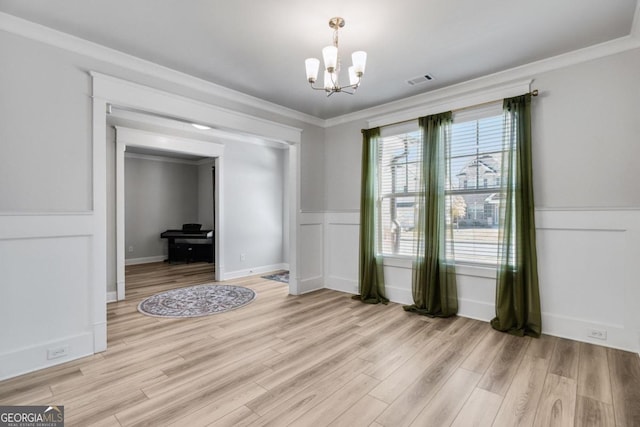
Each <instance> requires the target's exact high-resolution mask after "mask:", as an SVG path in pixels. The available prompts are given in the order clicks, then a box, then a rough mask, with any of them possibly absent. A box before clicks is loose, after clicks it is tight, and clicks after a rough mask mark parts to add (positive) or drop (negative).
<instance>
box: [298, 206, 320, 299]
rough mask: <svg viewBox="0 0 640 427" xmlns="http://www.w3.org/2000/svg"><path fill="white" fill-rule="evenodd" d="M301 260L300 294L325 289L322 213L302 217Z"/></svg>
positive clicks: (299, 262)
mask: <svg viewBox="0 0 640 427" xmlns="http://www.w3.org/2000/svg"><path fill="white" fill-rule="evenodd" d="M299 240H300V258H299V261H298V269H299V270H298V274H299V276H300V277H299V279H298V289H299V290H300V293H307V292H312V291H315V290H318V289H322V288H323V286H324V285H323V279H324V272H323V266H324V251H323V247H324V216H323V214H322V213H303V214H302V215H300V237H299Z"/></svg>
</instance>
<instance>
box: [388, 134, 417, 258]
mask: <svg viewBox="0 0 640 427" xmlns="http://www.w3.org/2000/svg"><path fill="white" fill-rule="evenodd" d="M417 128H418V126H417V124H415V125H414V126H413V129H414V130H409V131H406V132H402V133H397V134H394V135H389V136H384V135H385V133H382V137H381V138H380V141H379V143H378V172H379V173H378V179H379V185H378V194H379V197H378V203H379V215H378V230H379V232H378V236H379V244H378V252H381V253H382V254H384V255H413V254H415V248H414V247H413V245H414V240H415V237H414V228H415V224H416V218H417V217H416V215H417V203H416V202H417V196H418V195H419V193H418V192H417V187H418V168H419V166H420V161H421V152H422V151H421V144H420V143H421V138H420V132H419V131H418V130H417ZM386 133H389V132H386Z"/></svg>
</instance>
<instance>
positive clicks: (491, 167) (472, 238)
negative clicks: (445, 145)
mask: <svg viewBox="0 0 640 427" xmlns="http://www.w3.org/2000/svg"><path fill="white" fill-rule="evenodd" d="M403 130H404V131H403V132H397V133H396V132H393V129H388V130H387V131H386V132H382V137H381V138H380V140H379V145H378V176H379V187H378V188H379V198H378V203H379V204H378V206H379V214H378V229H379V233H378V234H379V247H378V251H379V252H380V253H382V254H383V255H392V256H413V255H415V250H416V249H415V235H414V229H415V225H416V218H417V216H416V215H417V206H418V202H419V196H420V193H419V191H418V190H419V188H418V183H419V170H420V169H419V168H420V167H421V166H420V162H421V159H422V155H421V149H422V147H421V135H420V131H419V130H418V127H417V124H415V125H414V129H413V130H406V129H403ZM502 136H503V116H502V114H501V112H497V113H496V112H494V113H493V115H490V116H488V117H486V116H485V117H481V118H473V119H470V120H469V119H467V120H465V119H460V120H456V119H455V118H454V123H453V126H452V128H451V132H450V135H449V138H448V140H449V144H450V148H449V150H447V151H448V153H449V157H448V158H447V161H448V163H449V167H448V168H446V169H447V171H448V176H447V177H446V189H445V195H446V200H445V205H446V207H445V209H446V210H447V212H446V215H445V217H446V225H447V227H450V228H451V229H452V230H451V231H452V233H451V234H452V235H453V242H450V243H452V245H451V246H452V247H453V250H454V256H455V260H456V262H457V263H475V264H495V263H496V262H497V247H498V245H497V244H498V220H499V202H500V193H499V188H500V186H501V183H502V182H503V181H502V179H503V177H502V164H501V163H502V147H503V141H502ZM451 234H450V233H447V236H449V235H451Z"/></svg>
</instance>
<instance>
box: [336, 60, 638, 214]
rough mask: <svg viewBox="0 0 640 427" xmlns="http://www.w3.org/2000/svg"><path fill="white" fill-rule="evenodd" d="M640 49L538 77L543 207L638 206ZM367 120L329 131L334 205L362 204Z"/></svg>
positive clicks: (536, 123) (538, 188)
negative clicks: (364, 130) (362, 175)
mask: <svg viewBox="0 0 640 427" xmlns="http://www.w3.org/2000/svg"><path fill="white" fill-rule="evenodd" d="M638 70H640V50H633V51H628V52H625V53H620V54H617V55H613V56H608V57H605V58H601V59H598V60H593V61H589V62H586V63H582V64H577V65H574V66H570V67H566V68H562V69H559V70H555V71H551V72H547V73H543V74H540V75H536V76H532V78H534V79H535V80H534V85H533V86H534V87H536V88H538V89H539V90H540V92H541V95H540V96H539V97H537V98H534V100H533V104H532V120H533V158H534V165H533V166H534V184H535V198H536V205H537V207H545V208H547V207H553V208H585V207H589V208H593V207H636V208H637V207H639V206H640V191H638V184H637V179H636V176H637V173H636V172H635V170H636V169H637V159H640V144H638V135H640V120H638V117H640V116H639V114H640V93H639V92H638ZM365 127H367V123H366V121H365V120H361V121H358V122H350V123H346V124H342V125H339V126H334V127H331V128H328V129H326V143H325V144H326V152H325V168H326V169H325V177H326V183H327V186H326V189H325V192H326V196H327V205H326V206H327V209H328V210H354V209H356V210H357V209H359V197H360V196H359V195H360V171H361V168H360V162H361V160H360V156H361V147H362V141H361V139H362V136H361V133H360V129H362V128H365Z"/></svg>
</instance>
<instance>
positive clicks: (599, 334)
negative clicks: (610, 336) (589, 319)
mask: <svg viewBox="0 0 640 427" xmlns="http://www.w3.org/2000/svg"><path fill="white" fill-rule="evenodd" d="M587 336H589V337H591V338H596V339H599V340H606V339H607V331H606V330H605V329H589V331H588V333H587Z"/></svg>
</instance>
